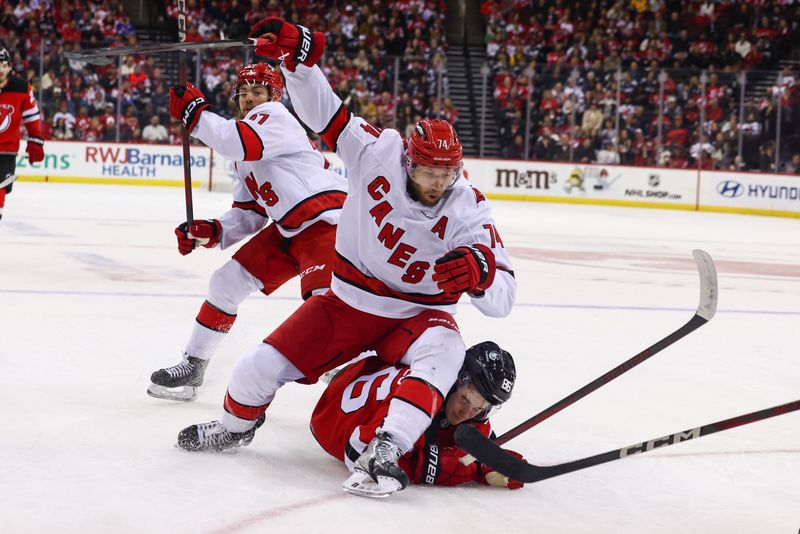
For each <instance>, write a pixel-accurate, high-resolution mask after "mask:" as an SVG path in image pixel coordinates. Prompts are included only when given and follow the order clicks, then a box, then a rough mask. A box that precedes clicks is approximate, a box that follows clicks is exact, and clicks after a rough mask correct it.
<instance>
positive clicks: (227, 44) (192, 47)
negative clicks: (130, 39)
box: [64, 39, 256, 65]
mask: <svg viewBox="0 0 800 534" xmlns="http://www.w3.org/2000/svg"><path fill="white" fill-rule="evenodd" d="M255 44H256V40H255V39H226V40H223V41H199V42H189V43H152V44H140V45H133V46H118V47H107V48H88V49H85V50H71V51H67V52H64V56H65V57H66V58H67V59H73V60H77V61H84V62H86V63H91V64H92V65H108V64H109V63H111V62H112V61H113V60H111V59H110V58H111V57H114V56H128V55H135V54H159V53H165V52H179V51H184V52H186V51H188V52H192V51H197V50H208V49H219V48H240V47H244V46H255Z"/></svg>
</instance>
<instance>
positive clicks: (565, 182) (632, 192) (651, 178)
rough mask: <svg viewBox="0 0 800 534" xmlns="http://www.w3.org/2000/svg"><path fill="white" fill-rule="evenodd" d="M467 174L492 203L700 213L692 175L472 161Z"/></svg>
mask: <svg viewBox="0 0 800 534" xmlns="http://www.w3.org/2000/svg"><path fill="white" fill-rule="evenodd" d="M464 169H465V170H466V175H467V177H468V178H469V180H470V181H471V182H472V183H473V184H474V185H475V187H477V188H478V189H480V190H481V192H483V193H486V194H487V195H488V196H490V197H494V198H503V199H519V200H539V201H554V202H575V203H586V204H611V205H631V206H644V207H647V206H656V207H671V208H678V209H695V207H696V191H697V176H698V175H697V171H693V170H682V169H655V168H647V167H627V166H623V165H595V164H581V163H551V162H538V161H517V160H494V159H469V158H467V159H465V160H464Z"/></svg>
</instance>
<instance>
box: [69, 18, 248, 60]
mask: <svg viewBox="0 0 800 534" xmlns="http://www.w3.org/2000/svg"><path fill="white" fill-rule="evenodd" d="M178 20H179V21H180V11H179V18H178ZM179 23H180V22H179ZM257 41H258V39H227V40H223V41H202V42H191V43H187V42H184V41H181V42H179V43H154V44H139V45H134V46H118V47H109V48H90V49H85V50H71V51H67V52H64V56H65V57H66V58H67V59H73V60H77V61H85V62H86V63H91V64H92V65H109V64H111V63H112V60H111V59H109V58H110V57H113V56H127V55H133V54H141V55H145V54H158V53H164V52H178V51H190V52H191V51H196V50H207V49H214V48H240V47H245V46H255V45H256V43H257Z"/></svg>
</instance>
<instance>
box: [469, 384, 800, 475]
mask: <svg viewBox="0 0 800 534" xmlns="http://www.w3.org/2000/svg"><path fill="white" fill-rule="evenodd" d="M797 410H800V400H796V401H793V402H787V403H786V404H781V405H779V406H773V407H772V408H766V409H764V410H759V411H757V412H750V413H747V414H744V415H739V416H737V417H732V418H730V419H723V420H722V421H717V422H716V423H710V424H707V425H703V426H698V427H695V428H690V429H688V430H683V431H681V432H675V433H674V434H668V435H666V436H661V437H657V438H653V439H650V440H647V441H643V442H641V443H635V444H633V445H629V446H627V447H622V448H620V449H614V450H613V451H608V452H604V453H602V454H596V455H595V456H587V457H586V458H581V459H579V460H575V461H572V462H565V463H563V464H556V465H548V466H540V465H533V464H529V463H527V462H526V461H525V460H520V459H519V458H516V457H515V456H511V455H510V454H508V453H506V452H505V451H504V450H503V449H501V448H500V447H499V446H498V445H497V443H494V442H492V441H491V440H488V439H486V438H485V437H484V435H483V434H481V433H480V431H479V430H477V429H476V428H475V427H473V426H470V425H460V426H459V427H458V429H456V433H455V435H456V441H457V442H458V444H459V445H460V446H462V447H464V448H465V449H466V450H469V451H470V452H471V453H472V454H473V455H474V456H475V458H477V460H478V461H479V462H482V463H485V464H487V465H490V466H492V467H493V468H494V469H496V470H497V471H498V472H499V473H502V474H504V475H506V476H507V477H509V478H511V479H513V480H518V481H520V482H524V483H532V482H539V481H540V480H545V479H548V478H552V477H557V476H559V475H565V474H567V473H572V472H573V471H578V470H580V469H586V468H587V467H592V466H595V465H600V464H604V463H607V462H613V461H614V460H620V459H622V458H626V457H628V456H632V455H634V454H640V453H643V452H648V451H652V450H653V449H658V448H661V447H668V446H670V445H675V444H676V443H682V442H684V441H688V440H690V439H695V438H701V437H703V436H708V435H709V434H714V433H715V432H722V431H723V430H729V429H731V428H736V427H737V426H742V425H747V424H750V423H755V422H756V421H762V420H764V419H769V418H770V417H776V416H778V415H783V414H785V413H790V412H794V411H797Z"/></svg>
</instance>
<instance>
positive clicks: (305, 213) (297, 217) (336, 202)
mask: <svg viewBox="0 0 800 534" xmlns="http://www.w3.org/2000/svg"><path fill="white" fill-rule="evenodd" d="M346 198H347V193H345V192H344V191H322V192H320V193H317V194H316V195H313V196H311V197H308V198H307V199H305V200H304V201H302V202H300V203H299V204H297V205H296V206H295V207H293V208H292V209H290V210H289V211H287V212H286V214H285V215H284V216H283V217H281V220H279V221H277V223H278V224H279V225H281V228H283V229H285V230H296V229H298V228H300V227H301V226H302V225H303V223H305V222H307V221H312V220H314V219H316V218H317V217H319V216H320V215H322V214H323V213H325V212H326V211H330V210H338V209H341V208H342V206H343V205H344V200H345V199H346Z"/></svg>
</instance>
